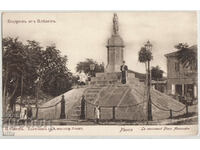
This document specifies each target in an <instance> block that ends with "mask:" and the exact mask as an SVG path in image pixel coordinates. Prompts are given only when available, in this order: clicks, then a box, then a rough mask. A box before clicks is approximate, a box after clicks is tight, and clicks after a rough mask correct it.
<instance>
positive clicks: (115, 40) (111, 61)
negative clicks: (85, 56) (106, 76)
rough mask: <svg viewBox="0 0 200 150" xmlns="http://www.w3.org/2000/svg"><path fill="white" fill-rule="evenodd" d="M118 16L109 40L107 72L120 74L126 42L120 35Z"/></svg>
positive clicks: (114, 19)
mask: <svg viewBox="0 0 200 150" xmlns="http://www.w3.org/2000/svg"><path fill="white" fill-rule="evenodd" d="M118 24H119V23H118V16H117V14H116V13H114V16H113V33H112V35H111V37H110V38H109V39H108V43H107V45H106V47H107V55H108V57H107V62H108V64H107V66H106V72H120V66H121V65H122V64H123V60H124V59H123V58H124V50H123V48H124V42H123V39H122V38H121V36H120V35H119V26H118Z"/></svg>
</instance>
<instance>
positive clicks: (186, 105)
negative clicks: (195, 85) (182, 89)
mask: <svg viewBox="0 0 200 150" xmlns="http://www.w3.org/2000/svg"><path fill="white" fill-rule="evenodd" d="M185 108H186V116H188V103H187V102H186V104H185Z"/></svg>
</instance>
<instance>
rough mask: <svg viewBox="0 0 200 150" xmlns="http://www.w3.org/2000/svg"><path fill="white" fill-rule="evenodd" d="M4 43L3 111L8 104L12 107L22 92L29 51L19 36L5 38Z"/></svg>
mask: <svg viewBox="0 0 200 150" xmlns="http://www.w3.org/2000/svg"><path fill="white" fill-rule="evenodd" d="M2 45H3V79H4V80H3V81H4V82H3V112H4V113H5V109H6V105H7V104H10V106H11V107H12V106H13V104H14V100H15V99H16V97H17V96H18V95H19V93H20V92H21V88H20V83H21V82H22V80H23V75H24V70H25V68H26V61H27V58H26V56H27V53H26V51H25V46H24V45H23V43H22V42H20V41H19V40H18V38H10V37H8V38H4V39H3V41H2Z"/></svg>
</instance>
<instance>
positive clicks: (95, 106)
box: [2, 11, 198, 135]
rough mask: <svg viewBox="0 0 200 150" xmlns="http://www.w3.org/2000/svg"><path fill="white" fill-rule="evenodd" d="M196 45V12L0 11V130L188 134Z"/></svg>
mask: <svg viewBox="0 0 200 150" xmlns="http://www.w3.org/2000/svg"><path fill="white" fill-rule="evenodd" d="M197 43H198V24H197V12H196V11H115V12H114V11H96V12H95V11H88V12H87V11H82V12H81V11H80V12H79V11H74V12H3V13H2V79H3V80H2V114H3V115H2V116H3V119H2V126H3V127H2V128H3V130H4V134H6V135H7V134H8V135H15V132H17V131H19V132H20V131H21V130H22V128H20V127H28V131H26V133H25V132H24V133H23V135H29V133H28V132H29V131H30V132H31V134H32V132H40V131H42V130H48V132H50V131H52V132H59V134H60V135H65V133H62V132H66V131H67V130H74V132H73V133H72V134H73V135H76V133H75V132H83V131H82V130H84V132H83V133H79V134H78V135H83V134H85V132H89V130H90V127H91V129H92V128H93V127H97V128H95V129H96V130H95V133H94V130H92V131H91V132H93V133H92V134H91V135H94V134H95V135H104V134H105V135H107V134H109V135H113V134H114V135H115V133H113V132H115V130H116V129H114V128H115V127H119V129H118V130H119V134H120V133H123V135H124V134H126V132H129V134H137V133H136V131H135V133H133V132H134V129H133V128H132V127H141V126H142V127H141V128H140V129H139V130H149V132H150V131H151V130H153V131H152V132H154V130H155V131H159V132H164V130H168V131H170V132H171V131H172V130H173V131H174V130H177V131H178V132H183V133H181V135H184V132H187V134H189V133H188V132H190V129H189V127H190V126H192V127H195V129H192V127H191V134H197V133H198V131H197V130H198V78H197V76H198V74H197V70H198V66H197V62H198V60H197V49H198V45H197ZM47 126H50V127H51V128H45V127H47ZM54 126H55V127H54ZM10 127H12V131H13V132H8V130H9V128H10ZM18 127H19V128H18ZM35 127H38V130H36V128H35ZM56 127H59V128H56ZM84 127H85V129H84ZM106 127H108V129H106V130H104V129H105V128H106ZM112 127H113V130H112ZM151 127H152V128H151ZM86 128H87V129H86ZM98 129H99V130H98ZM53 130H59V131H53ZM63 130H65V131H63ZM22 132H23V131H22ZM99 132H102V133H99ZM124 132H125V133H124ZM131 132H132V133H131ZM137 132H140V131H138V130H137ZM141 132H142V131H141ZM67 134H70V133H67ZM142 134H144V135H145V133H142ZM157 134H158V135H159V133H157ZM163 134H165V133H163ZM163 134H162V135H163ZM166 134H167V133H166ZM174 134H176V133H174ZM88 135H90V134H89V133H88Z"/></svg>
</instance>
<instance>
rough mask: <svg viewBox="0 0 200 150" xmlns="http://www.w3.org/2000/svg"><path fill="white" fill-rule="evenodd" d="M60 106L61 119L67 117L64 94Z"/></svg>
mask: <svg viewBox="0 0 200 150" xmlns="http://www.w3.org/2000/svg"><path fill="white" fill-rule="evenodd" d="M60 107H61V112H60V119H65V118H66V115H65V98H64V95H63V96H62V99H61V105H60Z"/></svg>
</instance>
